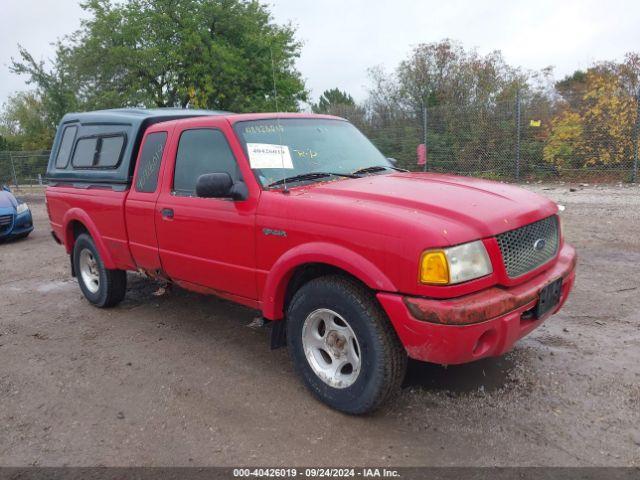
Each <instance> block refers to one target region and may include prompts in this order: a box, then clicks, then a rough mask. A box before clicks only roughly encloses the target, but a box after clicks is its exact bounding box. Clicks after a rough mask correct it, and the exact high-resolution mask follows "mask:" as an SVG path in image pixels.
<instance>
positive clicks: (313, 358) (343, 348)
mask: <svg viewBox="0 0 640 480" xmlns="http://www.w3.org/2000/svg"><path fill="white" fill-rule="evenodd" d="M302 347H303V349H304V354H305V357H306V358H307V362H308V363H309V366H310V367H311V369H312V370H313V372H314V373H315V374H316V375H317V376H318V378H320V379H321V380H322V381H323V382H324V383H326V384H327V385H329V386H331V387H333V388H347V387H350V386H351V385H353V384H354V383H355V381H356V380H357V379H358V375H359V374H360V369H361V366H362V359H361V350H360V344H359V342H358V338H357V337H356V335H355V333H354V331H353V329H352V328H351V326H350V325H349V323H348V322H347V321H346V320H345V319H344V317H342V315H340V314H338V313H336V312H334V311H333V310H329V309H327V308H320V309H318V310H314V311H313V312H311V313H310V314H309V315H308V316H307V318H306V319H305V321H304V325H303V327H302Z"/></svg>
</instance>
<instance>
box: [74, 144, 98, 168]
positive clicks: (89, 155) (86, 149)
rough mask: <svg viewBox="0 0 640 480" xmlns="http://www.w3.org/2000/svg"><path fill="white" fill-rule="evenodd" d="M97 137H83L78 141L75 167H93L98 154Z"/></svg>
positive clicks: (75, 151) (75, 152)
mask: <svg viewBox="0 0 640 480" xmlns="http://www.w3.org/2000/svg"><path fill="white" fill-rule="evenodd" d="M97 145H98V139H97V138H81V139H79V140H78V141H77V142H76V149H75V150H74V151H73V160H72V161H71V163H72V164H73V166H74V167H80V168H83V167H84V168H86V167H92V166H93V162H94V159H95V156H96V146H97Z"/></svg>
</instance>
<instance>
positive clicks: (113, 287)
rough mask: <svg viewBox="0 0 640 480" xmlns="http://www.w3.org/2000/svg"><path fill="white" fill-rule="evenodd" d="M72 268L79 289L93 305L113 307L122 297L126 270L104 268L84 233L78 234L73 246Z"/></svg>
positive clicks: (124, 289)
mask: <svg viewBox="0 0 640 480" xmlns="http://www.w3.org/2000/svg"><path fill="white" fill-rule="evenodd" d="M73 268H74V270H75V272H76V276H77V277H78V284H79V285H80V290H82V293H83V294H84V296H85V297H86V299H87V300H89V302H91V303H92V304H94V305H95V306H97V307H101V308H107V307H113V306H114V305H117V304H118V303H120V302H121V301H122V300H123V299H124V294H125V292H126V289H127V272H125V271H124V270H109V269H107V268H105V266H104V264H103V263H102V259H101V258H100V254H99V253H98V249H97V248H96V246H95V244H94V243H93V239H92V238H91V237H90V236H89V235H87V234H85V233H83V234H81V235H79V236H78V238H77V239H76V243H75V245H74V247H73Z"/></svg>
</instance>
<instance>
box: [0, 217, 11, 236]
mask: <svg viewBox="0 0 640 480" xmlns="http://www.w3.org/2000/svg"><path fill="white" fill-rule="evenodd" d="M12 224H13V215H0V233H4V232H5V231H7V230H9V229H10V228H11V225H12Z"/></svg>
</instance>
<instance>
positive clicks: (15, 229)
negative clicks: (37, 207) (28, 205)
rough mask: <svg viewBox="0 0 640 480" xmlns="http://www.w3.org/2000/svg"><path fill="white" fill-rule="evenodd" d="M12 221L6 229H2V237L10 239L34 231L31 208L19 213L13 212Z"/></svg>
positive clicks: (0, 237) (0, 234)
mask: <svg viewBox="0 0 640 480" xmlns="http://www.w3.org/2000/svg"><path fill="white" fill-rule="evenodd" d="M11 215H13V219H12V223H11V224H10V225H9V226H8V227H7V228H5V229H2V230H0V239H2V240H4V239H10V238H13V237H18V236H21V235H26V234H28V233H31V231H33V217H32V216H31V210H27V211H26V212H23V213H21V214H19V215H16V214H13V213H11Z"/></svg>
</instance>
